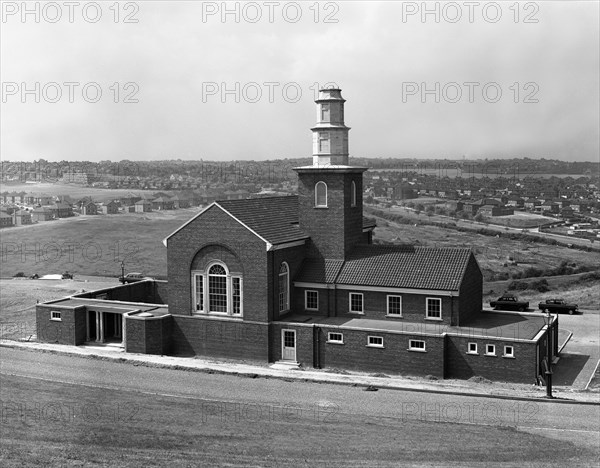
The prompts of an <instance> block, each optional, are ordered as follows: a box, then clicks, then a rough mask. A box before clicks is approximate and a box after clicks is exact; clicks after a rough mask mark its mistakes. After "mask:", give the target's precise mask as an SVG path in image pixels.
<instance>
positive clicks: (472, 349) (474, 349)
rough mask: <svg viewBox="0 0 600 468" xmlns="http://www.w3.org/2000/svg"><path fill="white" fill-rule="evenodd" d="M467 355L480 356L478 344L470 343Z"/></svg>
mask: <svg viewBox="0 0 600 468" xmlns="http://www.w3.org/2000/svg"><path fill="white" fill-rule="evenodd" d="M467 354H478V353H477V343H469V347H468V350H467Z"/></svg>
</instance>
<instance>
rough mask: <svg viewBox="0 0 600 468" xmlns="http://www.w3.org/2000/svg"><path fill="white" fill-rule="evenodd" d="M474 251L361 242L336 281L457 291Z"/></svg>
mask: <svg viewBox="0 0 600 468" xmlns="http://www.w3.org/2000/svg"><path fill="white" fill-rule="evenodd" d="M471 255H472V253H471V250H470V249H462V248H448V249H438V248H426V247H412V246H402V245H399V246H394V245H361V246H357V247H355V248H354V249H353V250H352V251H351V252H350V254H349V256H348V258H347V260H346V262H345V263H344V266H343V267H342V270H341V272H340V274H339V275H338V278H337V281H336V283H338V284H348V285H357V286H380V287H394V288H418V289H438V290H448V291H455V290H457V289H458V288H459V286H460V283H461V281H462V278H463V276H464V273H465V270H466V268H467V264H468V262H469V259H470V257H471Z"/></svg>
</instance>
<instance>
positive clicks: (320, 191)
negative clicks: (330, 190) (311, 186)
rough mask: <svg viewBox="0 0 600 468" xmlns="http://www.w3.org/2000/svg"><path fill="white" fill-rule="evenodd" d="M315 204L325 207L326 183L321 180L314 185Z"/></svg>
mask: <svg viewBox="0 0 600 468" xmlns="http://www.w3.org/2000/svg"><path fill="white" fill-rule="evenodd" d="M315 206H318V207H322V208H327V184H326V183H325V182H323V181H320V182H317V183H316V185H315Z"/></svg>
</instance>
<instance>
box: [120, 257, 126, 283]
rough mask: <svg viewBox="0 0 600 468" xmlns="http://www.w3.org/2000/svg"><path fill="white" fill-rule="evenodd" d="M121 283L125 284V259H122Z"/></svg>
mask: <svg viewBox="0 0 600 468" xmlns="http://www.w3.org/2000/svg"><path fill="white" fill-rule="evenodd" d="M120 281H121V284H125V260H121V279H120Z"/></svg>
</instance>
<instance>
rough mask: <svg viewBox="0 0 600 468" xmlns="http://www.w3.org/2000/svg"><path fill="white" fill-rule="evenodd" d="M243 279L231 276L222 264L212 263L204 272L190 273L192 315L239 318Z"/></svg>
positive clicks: (241, 310) (242, 300) (241, 307)
mask: <svg viewBox="0 0 600 468" xmlns="http://www.w3.org/2000/svg"><path fill="white" fill-rule="evenodd" d="M243 290H244V288H243V279H242V277H241V276H233V275H231V274H230V273H229V270H228V269H227V266H226V265H225V264H223V263H212V264H211V265H209V266H208V268H207V270H205V271H192V307H193V311H194V313H198V314H218V315H231V316H236V317H241V316H242V313H243V306H244V299H243Z"/></svg>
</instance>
